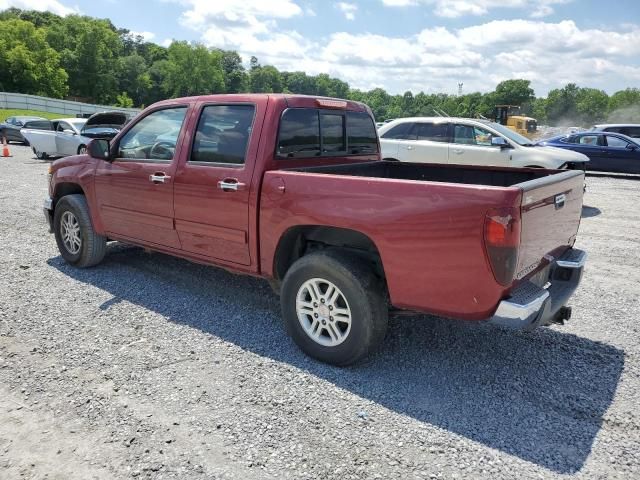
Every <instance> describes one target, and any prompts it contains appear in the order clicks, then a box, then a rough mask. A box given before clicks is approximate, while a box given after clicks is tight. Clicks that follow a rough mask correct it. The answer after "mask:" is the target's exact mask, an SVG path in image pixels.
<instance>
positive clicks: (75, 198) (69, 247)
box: [53, 194, 107, 268]
mask: <svg viewBox="0 0 640 480" xmlns="http://www.w3.org/2000/svg"><path fill="white" fill-rule="evenodd" d="M53 231H54V233H55V236H56V243H57V244H58V250H60V254H61V255H62V258H64V259H65V260H66V261H67V263H70V264H71V265H74V266H76V267H80V268H85V267H92V266H94V265H97V264H98V263H100V262H101V261H102V259H103V258H104V255H105V253H106V251H107V239H106V238H105V237H103V236H102V235H98V234H97V233H96V232H95V231H94V230H93V224H92V223H91V215H90V214H89V206H88V205H87V199H86V198H85V196H84V195H80V194H74V195H66V196H64V197H62V198H61V199H60V200H59V201H58V203H57V204H56V208H55V213H54V215H53Z"/></svg>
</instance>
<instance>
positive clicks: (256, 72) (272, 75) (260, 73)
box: [249, 57, 283, 93]
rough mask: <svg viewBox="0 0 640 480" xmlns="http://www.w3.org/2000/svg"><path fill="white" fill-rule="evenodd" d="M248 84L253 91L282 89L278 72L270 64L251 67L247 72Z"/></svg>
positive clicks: (266, 91)
mask: <svg viewBox="0 0 640 480" xmlns="http://www.w3.org/2000/svg"><path fill="white" fill-rule="evenodd" d="M253 58H255V57H253ZM249 85H250V89H251V91H252V92H254V93H280V92H282V91H283V87H282V78H280V72H279V71H278V69H277V68H275V67H272V66H271V65H267V66H264V67H262V66H260V65H257V66H254V67H252V68H251V71H250V72H249Z"/></svg>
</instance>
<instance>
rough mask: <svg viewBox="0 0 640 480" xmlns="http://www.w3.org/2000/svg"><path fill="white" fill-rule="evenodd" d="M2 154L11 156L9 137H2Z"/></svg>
mask: <svg viewBox="0 0 640 480" xmlns="http://www.w3.org/2000/svg"><path fill="white" fill-rule="evenodd" d="M2 156H3V157H10V156H11V153H10V152H9V145H7V137H2Z"/></svg>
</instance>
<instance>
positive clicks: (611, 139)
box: [541, 132, 640, 173]
mask: <svg viewBox="0 0 640 480" xmlns="http://www.w3.org/2000/svg"><path fill="white" fill-rule="evenodd" d="M541 145H545V146H553V147H557V148H564V149H567V150H573V151H575V152H579V153H581V154H584V155H586V156H587V157H589V163H588V164H587V170H596V171H605V172H620V173H640V142H639V141H638V139H633V138H631V137H627V136H626V135H622V134H620V133H610V132H579V133H574V134H570V135H560V136H558V137H553V138H550V139H547V140H544V141H543V142H541Z"/></svg>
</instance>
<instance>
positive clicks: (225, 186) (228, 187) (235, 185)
mask: <svg viewBox="0 0 640 480" xmlns="http://www.w3.org/2000/svg"><path fill="white" fill-rule="evenodd" d="M244 187H246V184H244V183H242V182H239V181H238V179H237V178H225V179H224V180H220V181H219V182H218V188H219V189H220V190H222V191H224V192H237V191H238V190H244Z"/></svg>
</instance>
